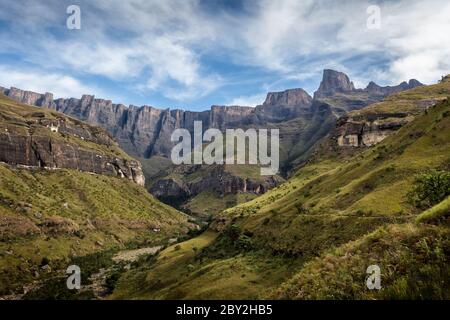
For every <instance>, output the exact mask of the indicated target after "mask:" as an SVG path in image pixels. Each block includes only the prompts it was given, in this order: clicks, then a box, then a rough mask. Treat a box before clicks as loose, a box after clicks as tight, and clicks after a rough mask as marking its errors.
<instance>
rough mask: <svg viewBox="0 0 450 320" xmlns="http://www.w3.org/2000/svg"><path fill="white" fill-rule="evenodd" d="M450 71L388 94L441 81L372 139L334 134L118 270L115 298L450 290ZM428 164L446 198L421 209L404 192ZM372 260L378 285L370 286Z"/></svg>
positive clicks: (400, 294)
mask: <svg viewBox="0 0 450 320" xmlns="http://www.w3.org/2000/svg"><path fill="white" fill-rule="evenodd" d="M447 79H448V78H445V79H443V81H442V82H441V83H440V84H437V85H434V86H427V87H421V88H420V89H413V90H411V91H407V92H405V93H404V94H399V95H393V96H391V97H390V98H388V99H387V100H386V103H384V107H383V112H385V111H386V109H387V108H388V107H387V105H389V106H390V108H389V110H390V112H392V113H395V112H397V110H396V107H397V103H398V105H399V106H402V105H403V102H402V101H403V100H404V98H405V97H407V98H406V99H407V100H414V101H418V100H422V99H428V98H433V97H435V94H436V90H437V91H438V92H439V97H438V99H437V100H436V101H435V102H436V105H434V106H431V107H429V108H427V109H426V110H424V108H422V107H421V109H420V110H419V109H414V110H416V111H415V116H414V117H413V118H411V119H409V121H407V122H405V123H404V124H403V125H402V126H401V127H399V128H396V130H395V131H392V132H391V133H390V134H389V135H386V136H385V137H383V139H380V142H378V141H377V142H378V143H376V144H374V145H371V146H365V147H360V146H340V145H339V143H338V141H337V139H335V138H334V136H333V135H330V136H329V138H327V139H326V141H324V142H323V143H322V144H321V146H320V147H319V151H318V152H316V153H315V155H314V156H313V157H312V158H311V159H310V160H309V161H308V163H307V164H306V165H304V166H302V167H301V168H300V169H298V170H297V171H296V172H295V174H294V175H293V176H292V177H291V178H290V179H289V180H288V181H286V182H285V183H283V184H281V185H280V186H278V187H276V188H274V189H272V190H270V191H268V192H267V193H265V194H263V195H261V196H259V197H257V198H256V199H254V200H252V201H249V202H246V203H243V204H240V205H238V206H236V207H234V208H230V209H228V210H225V211H223V212H222V213H221V214H219V215H218V216H216V217H215V219H214V221H213V222H212V224H211V226H210V228H209V230H208V231H207V232H206V233H204V234H202V235H200V236H199V237H197V238H194V239H191V240H189V241H187V242H183V243H180V244H177V245H174V246H170V247H168V248H167V249H165V250H163V251H162V252H161V253H160V254H159V255H158V256H157V257H156V259H153V260H152V261H150V262H143V263H141V264H139V265H138V266H137V267H136V268H134V269H132V270H130V271H128V272H126V273H125V274H124V275H123V276H122V277H121V278H120V279H119V281H118V284H117V287H116V289H115V290H114V293H113V294H112V296H111V298H115V299H121V298H125V297H128V298H129V297H131V298H140V299H143V298H144V299H168V298H169V299H232V298H233V299H235V298H239V299H255V298H275V299H399V298H402V299H424V298H426V299H448V298H449V297H450V292H449V291H448V288H449V287H450V286H449V282H448V281H449V280H448V279H450V277H449V275H450V268H449V264H448V259H449V256H450V252H449V248H450V246H449V245H450V243H449V239H450V238H449V236H450V228H449V227H450V226H449V224H448V214H449V213H450V207H449V202H448V196H449V190H448V183H449V180H448V177H449V173H448V172H449V169H450V153H449V150H450V144H449V143H450V141H449V139H448V137H449V136H450V116H449V115H450V102H449V100H448V96H449V94H448V92H449V91H448V90H449V89H450V87H449V84H450V83H449V82H448V80H447ZM445 97H446V98H445ZM396 99H398V100H396ZM414 105H416V104H414ZM418 105H421V104H420V103H418ZM373 108H378V107H377V105H374V106H369V107H368V108H365V109H362V110H361V112H362V113H365V112H369V111H370V110H373ZM400 108H401V107H399V109H400ZM339 125H340V124H339V123H338V127H339ZM330 146H333V148H335V149H339V148H341V149H342V150H345V151H342V152H341V153H337V154H334V153H332V152H329V151H330V149H329V147H330ZM430 170H431V171H430ZM433 170H434V171H433ZM427 172H439V174H440V175H441V176H442V177H447V178H443V179H444V180H442V181H443V183H444V185H443V188H444V190H447V191H443V193H442V194H441V196H443V197H444V198H441V199H440V200H439V201H440V203H437V204H433V205H429V206H428V207H431V208H430V209H428V210H427V208H423V207H418V206H416V205H414V204H412V202H411V201H410V194H411V192H412V190H414V188H415V187H414V186H415V184H416V183H417V179H418V178H417V176H418V175H422V174H424V173H427ZM445 179H447V180H445ZM445 183H446V184H445ZM446 186H447V187H446ZM445 188H447V189H445ZM373 264H375V265H379V266H380V268H381V272H382V273H381V277H382V278H381V283H382V289H381V290H372V291H371V290H368V289H367V287H366V283H365V280H366V276H367V274H366V268H367V267H368V266H370V265H373Z"/></svg>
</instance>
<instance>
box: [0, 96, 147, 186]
mask: <svg viewBox="0 0 450 320" xmlns="http://www.w3.org/2000/svg"><path fill="white" fill-rule="evenodd" d="M24 97H26V98H27V99H28V98H29V99H34V98H35V97H31V96H24ZM0 161H1V162H4V163H7V164H10V165H20V166H25V167H32V168H45V169H58V168H68V169H77V170H80V171H85V172H91V173H97V174H107V175H113V176H119V177H122V178H126V179H129V180H132V181H134V182H136V183H137V184H139V185H144V182H145V179H144V175H143V173H142V169H141V165H140V163H139V162H138V161H136V160H133V159H131V158H130V157H129V156H127V155H126V154H125V153H123V152H122V151H121V150H120V149H119V147H118V146H117V144H116V142H114V140H113V139H112V138H111V137H110V136H109V134H108V133H106V132H105V131H104V130H103V129H100V128H97V127H93V126H90V125H87V124H84V123H82V122H81V121H79V120H76V119H72V118H68V117H66V116H64V115H62V114H59V113H57V112H55V111H49V110H42V109H37V108H34V107H30V106H26V105H21V104H17V103H15V102H12V100H10V99H7V98H5V97H4V96H3V97H0Z"/></svg>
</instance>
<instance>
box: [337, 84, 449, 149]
mask: <svg viewBox="0 0 450 320" xmlns="http://www.w3.org/2000/svg"><path fill="white" fill-rule="evenodd" d="M411 86H421V84H420V82H418V81H417V80H410V81H409V83H406V82H403V83H401V84H400V85H399V86H395V87H384V88H382V87H379V86H377V85H376V84H374V83H373V82H372V83H370V84H369V86H368V87H367V88H368V90H370V91H372V92H376V93H379V94H386V93H390V94H392V95H390V96H389V97H388V98H386V99H385V100H384V101H382V102H379V103H375V104H372V105H370V106H368V107H367V108H364V109H361V110H356V111H353V112H350V113H348V114H347V115H345V116H343V117H341V118H339V119H338V120H337V122H336V127H335V129H334V130H332V132H331V137H332V138H333V139H334V141H335V144H336V145H337V146H338V147H341V148H343V147H351V148H354V147H370V146H373V145H375V144H377V143H379V142H381V141H383V140H384V139H385V138H386V137H388V136H389V135H391V134H393V133H394V132H395V131H397V130H398V129H400V128H401V127H402V126H404V125H405V124H407V123H409V122H411V121H412V120H414V119H415V117H416V116H417V115H419V114H421V113H423V112H425V111H426V110H427V109H428V108H429V107H431V106H433V105H435V104H437V103H438V102H440V101H442V100H445V99H447V97H448V96H449V95H450V79H449V80H446V78H443V79H442V81H441V82H440V83H438V84H436V85H430V86H426V87H424V88H417V89H413V90H409V91H405V92H401V93H400V91H403V90H404V89H405V88H410V87H411Z"/></svg>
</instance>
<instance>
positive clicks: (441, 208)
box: [416, 196, 450, 222]
mask: <svg viewBox="0 0 450 320" xmlns="http://www.w3.org/2000/svg"><path fill="white" fill-rule="evenodd" d="M448 215H450V196H448V197H447V198H445V199H444V200H442V201H441V202H440V203H438V204H437V205H435V206H434V207H432V208H430V209H428V210H426V211H425V212H423V213H421V214H420V215H418V216H417V218H416V222H429V221H435V220H438V219H441V218H442V219H444V218H448Z"/></svg>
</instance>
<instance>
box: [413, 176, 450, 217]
mask: <svg viewBox="0 0 450 320" xmlns="http://www.w3.org/2000/svg"><path fill="white" fill-rule="evenodd" d="M448 195H450V172H448V171H437V170H432V171H430V172H428V173H422V174H420V175H418V176H417V177H416V179H415V181H414V187H413V189H412V190H411V191H410V192H409V194H408V199H409V201H410V202H411V203H412V204H413V205H414V206H416V207H418V208H422V209H424V208H430V207H432V206H434V205H436V204H438V203H439V202H441V201H442V200H444V199H445V198H446V197H447V196H448Z"/></svg>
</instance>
